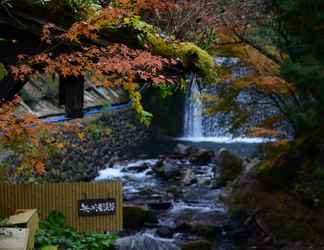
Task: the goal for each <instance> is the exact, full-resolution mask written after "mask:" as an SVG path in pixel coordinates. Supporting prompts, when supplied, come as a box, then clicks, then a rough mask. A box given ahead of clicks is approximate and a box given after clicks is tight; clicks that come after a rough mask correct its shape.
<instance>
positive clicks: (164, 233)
mask: <svg viewBox="0 0 324 250" xmlns="http://www.w3.org/2000/svg"><path fill="white" fill-rule="evenodd" d="M156 234H157V235H158V236H160V237H162V238H172V236H173V230H172V229H171V228H169V227H159V228H158V229H157V230H156Z"/></svg>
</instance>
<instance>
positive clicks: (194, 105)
mask: <svg viewBox="0 0 324 250" xmlns="http://www.w3.org/2000/svg"><path fill="white" fill-rule="evenodd" d="M215 63H216V64H218V65H230V66H234V67H233V68H232V70H233V71H232V79H239V78H240V77H242V76H244V75H246V74H247V72H248V71H247V68H246V67H242V66H241V65H239V60H238V59H236V58H215ZM187 80H188V88H187V92H186V95H185V106H184V127H183V137H182V138H178V139H180V140H189V141H206V142H217V143H238V142H247V143H260V142H264V141H265V138H248V137H240V136H235V137H234V136H233V135H232V134H231V133H229V132H228V131H227V130H226V129H224V128H223V127H222V126H220V117H219V116H218V115H213V116H207V115H204V109H205V108H206V106H205V105H204V103H203V101H202V98H201V92H200V90H199V81H198V79H197V76H196V75H195V74H190V75H188V78H187ZM204 88H205V89H204V90H203V91H202V92H207V93H209V94H215V95H217V89H216V88H215V86H209V87H208V86H206V85H204ZM242 98H245V99H247V97H246V96H244V97H242Z"/></svg>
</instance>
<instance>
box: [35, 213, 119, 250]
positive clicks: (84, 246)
mask: <svg viewBox="0 0 324 250" xmlns="http://www.w3.org/2000/svg"><path fill="white" fill-rule="evenodd" d="M115 240H116V236H114V235H111V234H105V233H79V232H77V231H76V230H75V229H74V228H72V227H71V226H69V225H67V223H66V220H65V217H64V215H63V214H61V213H59V212H52V213H51V214H49V216H48V218H47V219H46V220H43V221H41V222H40V228H39V230H38V232H37V235H36V238H35V241H36V248H37V249H42V250H43V249H51V248H50V246H56V247H58V248H53V249H71V250H88V249H91V250H104V249H105V250H108V249H114V248H113V245H114V241H115Z"/></svg>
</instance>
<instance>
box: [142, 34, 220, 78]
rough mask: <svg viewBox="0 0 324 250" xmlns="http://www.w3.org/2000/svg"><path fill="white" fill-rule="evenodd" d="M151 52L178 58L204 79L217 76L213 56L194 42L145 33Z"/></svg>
mask: <svg viewBox="0 0 324 250" xmlns="http://www.w3.org/2000/svg"><path fill="white" fill-rule="evenodd" d="M145 40H146V42H147V43H148V45H149V47H150V49H151V51H152V53H154V54H157V55H160V56H163V57H170V58H178V59H180V60H181V62H182V63H183V66H184V67H185V69H186V70H187V71H192V72H195V73H197V74H199V75H200V76H201V77H202V78H204V79H205V80H207V81H209V82H212V81H215V80H216V78H217V74H216V67H215V63H214V60H213V57H212V56H211V55H209V54H208V53H207V52H206V51H205V50H203V49H201V48H199V47H198V46H197V45H195V44H194V43H190V42H177V41H166V40H165V38H163V37H161V36H159V35H156V34H150V33H148V34H146V37H145Z"/></svg>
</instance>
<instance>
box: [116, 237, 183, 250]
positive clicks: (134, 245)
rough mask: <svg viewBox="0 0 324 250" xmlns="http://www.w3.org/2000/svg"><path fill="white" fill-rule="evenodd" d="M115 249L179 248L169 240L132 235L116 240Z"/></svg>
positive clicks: (156, 249)
mask: <svg viewBox="0 0 324 250" xmlns="http://www.w3.org/2000/svg"><path fill="white" fill-rule="evenodd" d="M115 245H116V249H117V250H180V248H178V247H177V246H176V245H174V244H173V243H171V242H169V241H164V240H161V239H157V238H154V237H152V236H150V235H134V236H129V237H125V238H121V239H119V240H117V241H116V244H115Z"/></svg>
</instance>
